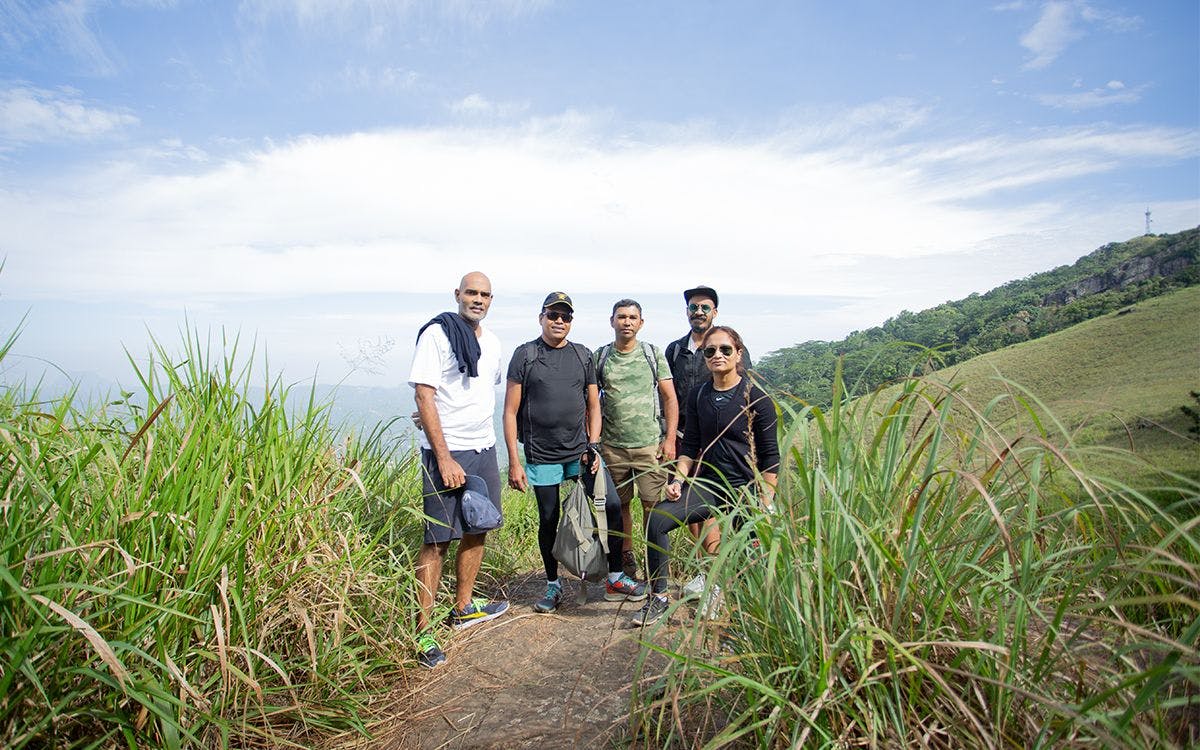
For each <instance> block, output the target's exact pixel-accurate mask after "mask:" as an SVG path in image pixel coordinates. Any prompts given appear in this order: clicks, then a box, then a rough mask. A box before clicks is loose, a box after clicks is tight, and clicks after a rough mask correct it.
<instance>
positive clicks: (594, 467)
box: [579, 443, 600, 474]
mask: <svg viewBox="0 0 1200 750" xmlns="http://www.w3.org/2000/svg"><path fill="white" fill-rule="evenodd" d="M579 460H580V461H582V462H583V463H584V465H586V466H588V467H589V468H590V469H591V471H592V473H593V474H595V473H596V472H597V471H599V470H600V444H599V443H588V449H587V452H586V453H584V454H583V456H582V457H581V458H580V459H579Z"/></svg>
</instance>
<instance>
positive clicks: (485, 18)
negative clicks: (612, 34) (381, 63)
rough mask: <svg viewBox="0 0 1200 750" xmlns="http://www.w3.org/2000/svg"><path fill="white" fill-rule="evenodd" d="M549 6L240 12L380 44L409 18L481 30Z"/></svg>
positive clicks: (510, 3) (466, 1)
mask: <svg viewBox="0 0 1200 750" xmlns="http://www.w3.org/2000/svg"><path fill="white" fill-rule="evenodd" d="M550 4H551V2H550V0H245V2H243V3H242V5H241V12H242V14H243V15H244V16H246V17H248V18H251V19H253V20H254V21H256V22H258V23H263V24H265V23H267V22H269V21H270V20H271V19H273V18H276V17H283V18H287V19H290V20H292V21H294V22H295V23H296V24H297V25H299V26H301V27H303V28H309V29H314V30H325V31H328V30H329V28H330V27H331V25H332V27H333V28H336V29H339V30H341V31H347V30H352V29H353V30H356V31H360V32H361V31H362V30H364V29H365V30H368V31H369V32H370V35H371V37H372V40H373V41H379V40H380V39H381V38H383V37H384V36H386V35H387V34H388V33H389V32H391V31H394V30H396V29H397V28H399V26H400V25H401V24H402V22H403V21H405V20H406V19H407V18H408V17H409V16H411V15H413V14H423V15H433V16H435V17H441V18H442V19H444V20H447V21H450V22H454V23H461V24H466V25H469V26H475V27H481V26H484V25H486V24H487V23H489V22H491V21H492V20H494V19H497V18H513V17H520V16H523V15H526V14H530V13H536V12H538V11H540V10H542V9H543V8H545V7H547V6H548V5H550Z"/></svg>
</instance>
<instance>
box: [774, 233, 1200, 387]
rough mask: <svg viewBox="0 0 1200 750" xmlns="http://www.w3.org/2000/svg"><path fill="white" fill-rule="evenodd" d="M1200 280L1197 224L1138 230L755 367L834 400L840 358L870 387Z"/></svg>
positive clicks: (849, 382)
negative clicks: (1068, 260) (1064, 261)
mask: <svg viewBox="0 0 1200 750" xmlns="http://www.w3.org/2000/svg"><path fill="white" fill-rule="evenodd" d="M1197 283H1200V228H1196V229H1189V230H1187V231H1184V232H1179V233H1177V234H1167V235H1158V236H1153V235H1148V236H1144V237H1136V238H1134V239H1132V240H1129V241H1126V242H1116V243H1110V244H1108V245H1105V246H1103V247H1101V248H1099V249H1097V250H1095V251H1094V252H1092V253H1089V254H1088V255H1085V256H1084V257H1082V258H1080V259H1079V260H1078V261H1076V262H1075V263H1073V264H1071V265H1068V266H1060V267H1059V268H1055V269H1053V270H1050V271H1045V272H1043V273H1038V274H1033V275H1032V276H1028V277H1026V278H1023V279H1017V280H1015V281H1010V282H1008V283H1007V284H1004V285H1002V286H999V287H996V288H995V289H992V290H991V291H989V292H986V293H984V294H972V295H970V296H968V297H966V298H965V299H961V300H957V301H953V302H946V303H943V304H941V305H938V306H936V307H932V308H929V309H928V310H922V311H920V312H915V313H914V312H909V311H908V310H904V311H902V312H901V313H900V314H899V315H897V316H896V317H894V318H890V319H888V320H887V321H885V322H884V323H883V324H882V325H880V326H876V327H873V328H868V329H866V330H864V331H854V332H853V333H851V334H850V335H849V336H847V337H846V338H844V339H842V340H841V341H807V342H804V343H802V344H797V345H796V346H792V347H787V348H785V349H780V350H778V351H775V352H772V353H771V354H769V355H768V356H767V357H766V358H764V359H763V361H762V362H760V363H759V366H758V371H759V372H760V373H761V374H762V375H763V377H765V378H766V379H767V380H768V381H769V382H771V383H772V384H774V385H776V386H778V387H780V388H782V389H783V390H785V391H787V392H788V393H791V394H792V395H795V396H796V397H798V398H800V399H803V400H805V401H807V402H809V403H815V404H822V405H826V406H827V405H828V397H829V393H830V388H829V385H830V383H831V382H832V381H833V374H834V370H835V368H837V367H838V366H839V363H840V365H841V367H842V371H843V373H844V379H845V382H846V386H847V388H848V389H850V393H851V394H852V395H861V394H865V393H870V392H871V391H873V390H874V389H875V388H877V387H879V386H880V385H882V384H885V383H888V382H892V381H894V380H897V379H898V378H902V377H905V376H907V375H908V374H909V373H910V372H912V371H913V369H914V368H915V367H927V368H928V367H945V366H949V365H954V364H958V363H960V362H965V361H966V360H968V359H971V358H972V357H976V356H978V355H980V354H984V353H987V352H991V351H996V350H998V349H1001V348H1003V347H1005V346H1009V345H1011V344H1016V343H1019V342H1022V341H1030V340H1035V339H1038V338H1041V337H1043V336H1047V335H1049V334H1052V333H1054V332H1056V331H1061V330H1064V329H1067V328H1069V327H1071V326H1073V325H1075V324H1077V323H1080V322H1083V321H1085V320H1090V319H1093V318H1096V317H1098V316H1100V315H1105V314H1107V313H1110V312H1115V311H1117V310H1119V309H1122V308H1125V307H1127V306H1129V305H1132V304H1136V303H1139V302H1141V301H1142V300H1145V299H1149V298H1152V297H1156V296H1159V295H1162V294H1167V293H1170V292H1172V291H1175V290H1177V289H1181V288H1185V287H1189V286H1193V285H1196V284H1197ZM931 350H934V351H931Z"/></svg>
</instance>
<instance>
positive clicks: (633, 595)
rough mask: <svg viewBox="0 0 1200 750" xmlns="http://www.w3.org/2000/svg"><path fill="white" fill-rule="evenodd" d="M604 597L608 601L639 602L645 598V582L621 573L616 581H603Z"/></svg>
mask: <svg viewBox="0 0 1200 750" xmlns="http://www.w3.org/2000/svg"><path fill="white" fill-rule="evenodd" d="M604 598H605V600H606V601H610V602H640V601H641V600H643V599H645V598H646V584H644V583H638V582H637V581H635V580H633V579H632V578H630V577H629V576H627V575H625V574H624V573H622V574H621V577H620V578H618V579H617V580H616V582H613V581H606V582H605V583H604Z"/></svg>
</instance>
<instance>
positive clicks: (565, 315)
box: [542, 310, 575, 323]
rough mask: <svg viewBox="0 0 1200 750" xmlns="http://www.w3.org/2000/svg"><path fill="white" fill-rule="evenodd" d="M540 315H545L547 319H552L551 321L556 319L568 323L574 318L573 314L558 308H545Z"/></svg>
mask: <svg viewBox="0 0 1200 750" xmlns="http://www.w3.org/2000/svg"><path fill="white" fill-rule="evenodd" d="M542 315H545V316H546V319H547V320H552V321H556V322H557V321H559V320H561V321H562V322H564V323H570V322H571V321H572V320H574V319H575V316H574V315H572V314H571V313H569V312H561V311H559V310H547V311H546V312H544V313H542Z"/></svg>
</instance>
